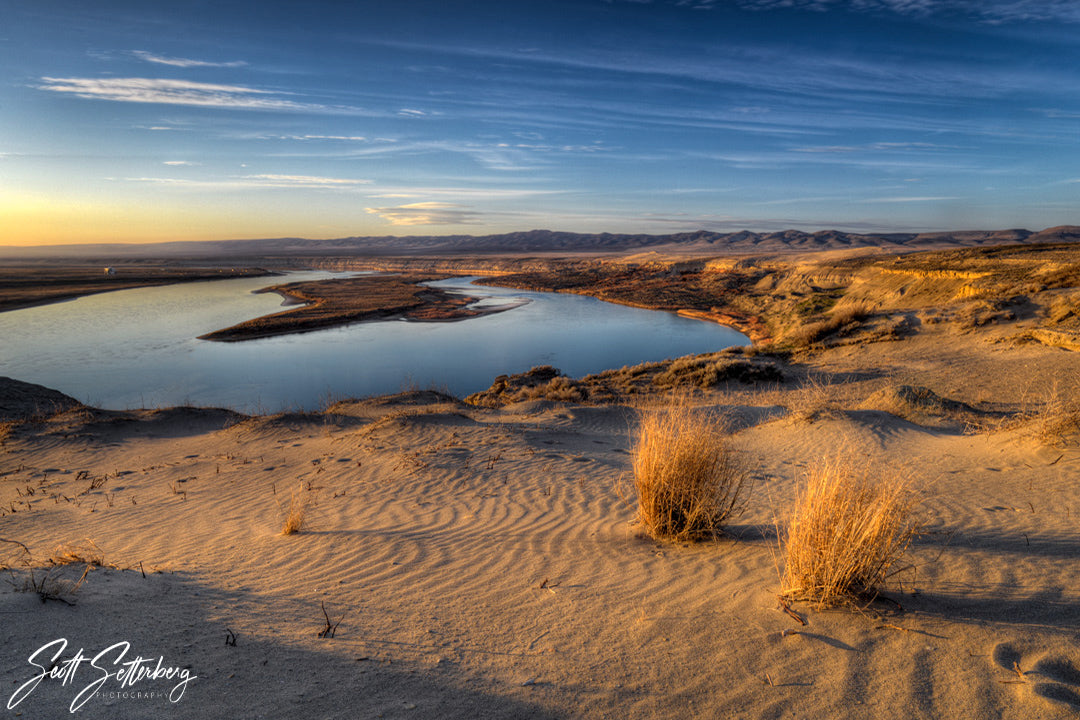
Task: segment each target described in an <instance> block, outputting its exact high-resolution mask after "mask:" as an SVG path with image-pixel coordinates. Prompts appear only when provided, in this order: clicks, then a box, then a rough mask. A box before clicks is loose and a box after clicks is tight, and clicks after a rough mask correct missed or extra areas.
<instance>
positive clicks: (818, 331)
mask: <svg viewBox="0 0 1080 720" xmlns="http://www.w3.org/2000/svg"><path fill="white" fill-rule="evenodd" d="M871 315H873V311H872V309H871V308H870V306H869V305H867V304H865V303H857V302H852V303H849V304H846V305H844V306H842V307H839V308H837V309H836V310H834V311H833V314H832V315H831V316H830V317H828V318H827V319H825V320H819V321H817V322H813V323H808V324H806V325H801V326H799V327H797V328H795V329H793V330H792V331H790V332H789V333H787V334H786V335H785V337H784V339H785V340H786V341H787V342H788V343H790V344H791V345H794V346H796V347H805V346H808V345H814V344H816V343H819V342H821V341H823V340H824V339H825V338H827V337H829V336H832V335H841V336H842V335H847V334H848V333H851V332H853V331H854V330H855V329H857V328H858V327H859V325H860V324H861V323H862V322H863V321H864V320H866V319H867V318H869V317H870V316H871Z"/></svg>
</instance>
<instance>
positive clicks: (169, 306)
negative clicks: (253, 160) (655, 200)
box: [0, 272, 749, 411]
mask: <svg viewBox="0 0 1080 720" xmlns="http://www.w3.org/2000/svg"><path fill="white" fill-rule="evenodd" d="M329 277H341V275H339V274H334V273H327V272H304V273H293V274H291V275H290V276H289V278H288V281H296V280H311V279H322V278H329ZM469 280H470V278H454V279H451V280H444V281H440V282H437V283H432V284H433V285H435V286H438V287H442V288H446V289H448V290H451V291H460V292H462V293H465V294H468V295H472V296H474V297H483V298H484V299H483V300H482V301H481V302H482V303H483V304H484V305H492V304H497V305H504V304H511V305H517V307H514V308H513V309H511V310H507V311H505V312H501V313H497V314H493V315H487V316H483V317H478V318H471V319H468V320H463V321H460V322H446V323H419V322H408V321H404V320H389V321H380V322H369V323H357V324H354V325H349V326H345V327H340V328H332V329H328V330H319V331H317V332H311V333H303V334H298V335H286V336H281V337H274V338H264V339H260V340H249V341H245V342H238V343H217V342H207V341H204V340H197V339H196V337H197V336H198V335H201V334H203V333H207V332H210V331H212V330H217V329H220V328H223V327H227V326H229V325H233V324H235V323H237V322H240V321H242V320H247V319H249V318H252V317H257V316H259V315H266V314H269V313H273V312H277V311H279V310H281V302H282V300H281V297H280V296H279V295H277V294H274V293H265V294H253V292H252V291H254V290H257V289H259V288H262V287H265V286H267V285H270V284H274V283H276V282H282V279H280V278H269V279H268V278H243V279H237V280H217V281H212V282H199V283H184V284H179V285H170V286H166V287H156V288H140V289H136V290H122V291H118V292H111V293H102V294H99V295H91V296H88V297H83V298H79V299H77V300H74V301H71V302H65V303H57V304H53V305H45V306H41V307H35V308H27V309H24V310H16V311H12V312H6V313H0V375H7V376H10V377H14V378H17V379H19V380H25V381H28V382H34V383H39V384H41V385H45V386H47V387H51V388H56V389H57V390H60V391H62V392H65V393H67V394H68V395H71V396H73V397H75V398H77V399H79V400H81V401H83V402H87V403H90V404H92V405H96V406H98V407H104V408H111V409H127V408H134V407H155V406H169V405H176V404H179V403H185V402H187V403H192V404H195V405H214V406H225V407H232V408H236V409H239V410H244V411H257V410H262V411H277V410H282V409H290V408H303V409H314V408H317V407H319V405H320V404H321V403H323V402H325V401H326V399H327V398H341V397H360V396H365V395H377V394H384V393H392V392H397V391H399V390H401V389H402V388H404V387H408V386H419V387H432V386H434V387H440V388H441V387H445V388H447V389H449V390H450V391H451V392H453V393H455V394H458V395H464V394H468V393H471V392H476V391H478V390H483V389H485V388H487V387H488V386H489V385H490V384H491V382H492V380H493V379H494V378H495V376H496V375H500V374H504V373H517V372H523V371H525V370H528V369H529V368H530V367H532V366H534V365H554V366H555V367H558V368H560V369H561V370H563V372H565V373H567V374H568V375H573V376H578V375H584V374H588V373H593V372H599V371H600V370H604V369H607V368H617V367H622V366H623V365H634V364H637V363H640V362H645V361H651V360H662V359H664V358H669V357H678V356H680V355H687V354H690V353H700V352H711V351H714V350H719V349H721V348H724V347H728V346H730V345H745V344H748V343H749V341H748V340H747V339H746V337H745V336H744V335H742V334H741V333H738V332H736V331H734V330H731V329H729V328H725V327H721V326H719V325H715V324H712V323H705V322H701V321H697V320H689V319H686V318H680V317H677V316H675V315H673V314H670V313H663V312H655V311H649V310H640V309H637V308H628V307H623V306H620V305H612V304H610V303H605V302H601V301H599V300H595V299H593V298H587V297H581V296H576V295H565V294H555V293H535V292H524V291H520V290H509V289H503V288H486V287H477V286H474V285H470V284H469Z"/></svg>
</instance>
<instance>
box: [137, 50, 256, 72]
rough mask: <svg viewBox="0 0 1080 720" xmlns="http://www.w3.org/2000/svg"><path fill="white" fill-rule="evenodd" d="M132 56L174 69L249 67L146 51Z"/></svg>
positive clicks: (138, 51)
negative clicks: (167, 55)
mask: <svg viewBox="0 0 1080 720" xmlns="http://www.w3.org/2000/svg"><path fill="white" fill-rule="evenodd" d="M131 54H132V55H134V56H135V57H137V58H139V59H140V60H145V61H146V62H149V63H156V64H158V65H171V66H173V67H182V68H191V67H220V68H236V67H244V66H245V65H247V63H246V62H244V61H243V60H233V61H231V62H210V61H207V60H191V59H189V58H174V57H166V56H164V55H156V54H154V53H151V52H147V51H146V50H133V51H132V53H131Z"/></svg>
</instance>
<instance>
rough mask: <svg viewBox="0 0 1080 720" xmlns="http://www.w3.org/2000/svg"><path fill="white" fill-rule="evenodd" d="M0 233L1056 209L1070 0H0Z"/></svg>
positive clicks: (1076, 146) (1065, 115) (934, 221)
mask: <svg viewBox="0 0 1080 720" xmlns="http://www.w3.org/2000/svg"><path fill="white" fill-rule="evenodd" d="M0 10H2V13H0V14H2V16H3V18H4V21H3V24H2V25H0V64H2V66H3V67H4V68H5V72H4V73H3V78H2V79H0V244H34V243H43V242H91V241H110V240H116V241H123V242H136V241H140V240H147V241H149V240H173V239H211V238H215V239H220V238H234V237H236V238H238V237H274V236H291V235H296V236H304V237H341V236H347V235H382V234H395V235H405V234H449V233H468V234H487V233H494V232H503V231H509V230H526V229H532V228H541V227H542V228H551V229H558V230H571V231H581V232H599V231H611V232H650V233H664V232H673V231H683V230H695V229H700V228H704V229H710V230H719V231H726V230H739V229H744V228H746V229H752V230H766V231H767V230H777V229H784V228H796V229H804V230H815V229H824V228H838V229H846V230H854V231H910V230H923V229H960V228H1006V227H1029V228H1032V229H1040V228H1043V227H1047V226H1052V225H1058V224H1065V223H1080V213H1078V212H1077V208H1078V207H1080V69H1078V68H1080V43H1078V42H1077V39H1076V38H1077V37H1080V2H1076V1H1075V0H1058V1H1056V2H1055V1H1054V0H1042V1H1040V2H1034V1H1032V0H982V1H976V0H652V1H646V0H574V1H562V0H545V1H544V2H487V1H486V0H479V1H475V2H454V1H453V0H444V1H443V2H428V1H427V0H400V1H398V2H393V3H390V2H345V1H344V0H341V1H335V2H303V3H301V2H288V3H286V2H276V3H275V2H266V1H264V2H229V1H228V0H216V1H215V2H204V1H199V0H193V1H190V2H184V3H157V2H146V1H145V0H140V1H138V2H116V1H113V2H110V1H108V0H103V1H100V2H86V1H85V0H81V1H79V2H73V1H67V0H35V1H34V2H21V1H19V0H0Z"/></svg>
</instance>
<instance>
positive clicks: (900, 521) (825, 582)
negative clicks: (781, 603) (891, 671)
mask: <svg viewBox="0 0 1080 720" xmlns="http://www.w3.org/2000/svg"><path fill="white" fill-rule="evenodd" d="M914 508H915V498H914V496H913V494H912V493H911V492H909V491H908V489H907V487H906V486H905V484H904V483H903V482H902V481H899V480H897V481H893V480H891V479H877V480H873V479H870V478H869V477H867V476H865V475H863V474H861V473H860V472H859V471H858V469H857V468H856V466H855V463H854V461H853V460H851V459H849V458H843V457H840V456H837V457H836V458H834V459H832V460H829V461H824V462H821V463H819V464H817V465H816V466H813V467H811V468H810V470H809V473H808V475H807V477H806V480H805V482H804V483H803V485H802V487H801V488H800V489H799V492H798V495H797V496H796V500H795V505H794V509H793V512H792V514H791V517H790V520H789V522H788V526H787V528H786V529H785V530H784V531H783V532H781V533H780V536H781V538H782V541H783V543H784V548H783V554H784V559H785V566H784V575H783V579H782V580H781V586H782V592H783V594H784V596H786V597H789V598H792V599H797V600H808V601H811V602H815V603H817V604H818V605H821V606H829V605H837V604H840V603H842V602H845V601H850V600H852V599H857V598H860V597H861V598H866V597H868V596H869V597H872V596H873V594H874V593H875V592H876V589H877V588H878V587H880V586H881V585H882V584H883V583H884V582H885V580H886V579H887V578H888V577H889V576H890V575H891V574H892V573H893V572H895V569H894V568H895V566H896V565H897V562H898V561H899V559H900V557H901V556H902V555H903V554H904V551H905V550H907V548H908V545H910V543H911V540H912V538H913V537H914V535H915V532H916V529H917V526H916V523H915V519H914Z"/></svg>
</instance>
